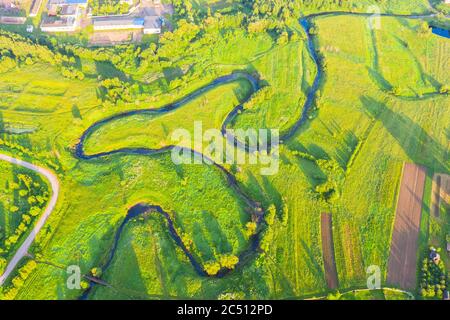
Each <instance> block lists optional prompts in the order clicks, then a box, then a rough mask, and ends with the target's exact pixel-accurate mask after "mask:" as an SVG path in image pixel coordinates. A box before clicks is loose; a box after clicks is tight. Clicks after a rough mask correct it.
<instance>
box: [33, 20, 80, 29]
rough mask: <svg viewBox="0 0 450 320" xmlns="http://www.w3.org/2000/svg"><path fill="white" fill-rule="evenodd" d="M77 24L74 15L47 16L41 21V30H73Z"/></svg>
mask: <svg viewBox="0 0 450 320" xmlns="http://www.w3.org/2000/svg"><path fill="white" fill-rule="evenodd" d="M51 18H53V19H51ZM77 25H78V24H77V20H76V19H75V18H74V17H61V18H54V17H49V18H47V19H45V20H44V21H43V22H42V24H41V30H42V31H44V32H73V31H75V30H76V29H77Z"/></svg>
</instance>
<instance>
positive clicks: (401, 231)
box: [387, 163, 426, 290]
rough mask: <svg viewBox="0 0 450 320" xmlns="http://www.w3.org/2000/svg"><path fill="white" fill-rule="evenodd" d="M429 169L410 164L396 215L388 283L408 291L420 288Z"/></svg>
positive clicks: (401, 188)
mask: <svg viewBox="0 0 450 320" xmlns="http://www.w3.org/2000/svg"><path fill="white" fill-rule="evenodd" d="M425 178H426V169H425V168H424V167H421V166H418V165H415V164H410V163H406V164H405V165H404V167H403V177H402V181H401V185H400V193H399V196H398V202H397V211H396V214H395V222H394V231H393V233H392V242H391V250H390V255H389V263H388V273H387V283H388V284H389V285H393V286H396V287H399V288H402V289H405V290H414V289H415V288H416V282H417V281H416V280H417V279H416V271H417V250H418V245H419V231H420V217H421V213H422V198H423V192H424V186H425Z"/></svg>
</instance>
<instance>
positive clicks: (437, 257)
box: [430, 248, 441, 264]
mask: <svg viewBox="0 0 450 320" xmlns="http://www.w3.org/2000/svg"><path fill="white" fill-rule="evenodd" d="M430 260H431V261H433V262H434V263H435V264H439V262H440V261H441V256H440V255H439V253H437V251H436V249H434V248H431V250H430Z"/></svg>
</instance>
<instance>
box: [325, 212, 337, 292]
mask: <svg viewBox="0 0 450 320" xmlns="http://www.w3.org/2000/svg"><path fill="white" fill-rule="evenodd" d="M321 231H322V232H321V233H322V252H323V263H324V266H325V278H326V281H327V285H328V288H330V289H337V288H338V286H339V283H338V275H337V269H336V261H335V259H334V244H333V229H332V218H331V214H329V213H322V216H321Z"/></svg>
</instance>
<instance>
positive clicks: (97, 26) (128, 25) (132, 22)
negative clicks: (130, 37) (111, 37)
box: [93, 17, 144, 31]
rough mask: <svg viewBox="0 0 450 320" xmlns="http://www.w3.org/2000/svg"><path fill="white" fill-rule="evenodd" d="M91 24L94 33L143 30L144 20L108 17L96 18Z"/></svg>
mask: <svg viewBox="0 0 450 320" xmlns="http://www.w3.org/2000/svg"><path fill="white" fill-rule="evenodd" d="M93 22H94V31H105V30H127V29H143V28H144V18H123V17H108V18H96V19H94V20H93Z"/></svg>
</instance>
